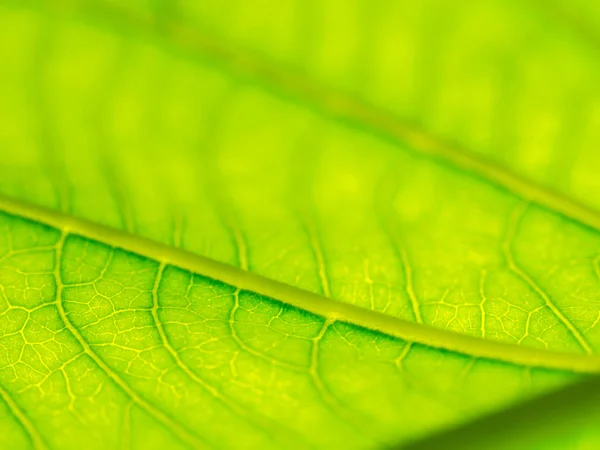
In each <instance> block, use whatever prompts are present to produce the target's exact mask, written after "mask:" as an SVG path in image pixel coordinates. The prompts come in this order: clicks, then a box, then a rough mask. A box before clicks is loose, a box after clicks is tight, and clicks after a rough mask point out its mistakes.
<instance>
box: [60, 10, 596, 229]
mask: <svg viewBox="0 0 600 450" xmlns="http://www.w3.org/2000/svg"><path fill="white" fill-rule="evenodd" d="M50 3H51V4H52V6H54V7H59V5H57V4H56V3H55V2H50ZM87 7H88V8H90V9H89V10H87V9H85V8H86V7H83V9H76V10H70V11H71V12H74V13H76V14H77V13H81V14H84V15H86V13H88V14H89V13H90V12H93V20H97V18H98V17H102V18H104V19H106V20H108V21H109V23H110V24H111V25H113V26H117V27H122V28H124V29H131V28H135V29H138V30H139V31H141V32H142V33H146V34H150V35H153V36H154V37H156V38H158V39H160V40H163V41H164V42H166V44H167V45H169V46H173V47H175V48H176V49H177V50H178V51H183V52H185V53H188V54H189V55H192V56H195V57H201V58H206V59H207V60H208V62H209V63H212V64H214V65H215V66H217V67H218V68H219V69H220V70H224V71H227V72H229V73H233V74H236V75H237V76H241V77H243V78H249V79H251V80H254V82H255V83H257V84H258V85H260V86H261V88H262V89H264V90H265V91H268V92H272V93H274V94H275V95H278V96H281V97H285V98H286V99H288V100H293V101H295V102H297V103H300V104H302V105H304V106H306V107H308V108H310V109H313V110H316V111H318V112H319V113H321V114H323V115H325V116H329V117H333V118H335V119H337V120H340V121H343V122H347V123H349V124H352V125H353V126H356V127H357V128H361V129H364V130H366V131H368V132H369V133H370V134H373V135H375V136H379V137H381V138H385V139H387V140H391V141H392V142H395V143H396V144H398V143H404V144H407V145H406V146H405V147H404V148H405V149H406V150H407V151H408V152H410V153H412V154H413V155H415V156H418V157H424V158H427V159H430V160H432V161H433V162H435V163H437V164H440V165H443V166H449V167H451V168H453V169H454V170H457V171H459V172H461V173H463V174H467V175H469V176H471V177H473V178H476V179H480V180H482V181H483V182H485V183H488V184H491V185H494V186H496V187H498V188H500V189H502V190H504V191H507V192H510V193H512V194H513V195H515V196H516V197H518V198H520V199H522V200H524V201H527V202H529V203H534V204H537V205H539V206H541V207H543V208H545V209H547V210H549V211H552V212H554V213H557V214H560V215H562V216H564V217H566V218H569V219H571V220H574V221H576V222H578V223H580V224H582V225H584V226H586V227H590V228H592V229H594V230H597V231H600V211H599V210H597V209H596V208H594V207H591V206H589V205H586V204H585V203H583V202H581V201H579V200H576V199H574V198H571V197H569V196H568V195H565V194H563V193H560V192H558V191H555V190H553V189H551V188H549V187H548V186H547V185H544V184H541V183H537V182H534V181H532V180H530V179H528V178H526V177H524V176H522V175H519V174H517V173H515V172H512V171H511V170H509V169H507V168H505V167H503V166H501V165H499V164H496V163H494V162H492V161H491V160H489V159H487V158H485V157H482V156H479V155H477V154H475V153H474V152H471V151H469V150H467V149H464V148H462V147H461V146H460V145H458V144H457V143H452V142H449V141H447V140H445V139H444V138H442V137H440V136H437V135H435V134H434V133H432V132H431V131H428V130H426V129H422V128H419V127H418V126H416V125H414V124H411V123H409V122H407V121H404V120H402V119H400V118H399V117H396V116H395V115H394V114H392V113H390V112H389V111H386V110H384V109H382V108H380V107H377V106H373V105H370V104H368V103H366V102H364V101H361V100H360V99H357V98H355V97H354V96H352V95H351V94H349V93H347V92H343V91H339V90H335V89H334V88H332V87H331V86H326V85H324V84H321V83H319V82H317V81H315V80H312V79H310V78H308V77H306V76H302V75H301V74H299V73H297V72H296V71H294V70H292V69H290V68H288V67H286V66H284V65H283V64H279V63H276V62H274V61H272V60H269V59H267V58H265V57H263V56H260V55H258V54H256V53H255V52H251V51H250V50H248V49H243V48H237V47H236V46H235V45H231V44H229V43H227V42H225V40H224V39H222V38H215V37H214V36H211V34H210V33H206V32H202V31H199V30H198V29H197V28H191V27H189V26H185V25H183V24H181V23H179V22H177V21H176V20H172V19H170V18H164V17H160V21H157V19H156V18H152V17H144V16H141V15H140V16H137V17H136V16H134V15H133V14H131V13H128V12H126V11H123V10H118V9H117V8H116V7H113V8H108V7H105V6H98V5H94V6H89V5H88V6H87ZM63 8H64V6H63ZM86 17H87V15H86ZM90 20H92V19H90ZM155 21H156V23H154V22H155Z"/></svg>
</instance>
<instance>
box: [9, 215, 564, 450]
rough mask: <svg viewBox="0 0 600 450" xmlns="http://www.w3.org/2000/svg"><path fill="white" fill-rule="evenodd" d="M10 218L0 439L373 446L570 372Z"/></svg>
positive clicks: (65, 444)
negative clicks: (477, 354)
mask: <svg viewBox="0 0 600 450" xmlns="http://www.w3.org/2000/svg"><path fill="white" fill-rule="evenodd" d="M0 227H1V228H2V229H3V230H4V232H3V234H2V242H1V255H2V261H1V268H0V285H1V286H2V290H1V292H2V296H1V299H2V305H1V308H2V314H1V315H0V318H1V319H2V321H1V322H0V325H1V327H2V337H1V338H0V349H2V352H1V354H0V366H1V369H0V386H1V389H0V394H1V395H2V397H3V399H4V401H5V404H6V405H5V406H4V408H5V409H8V410H7V412H6V415H5V418H4V420H0V424H1V425H2V427H3V428H5V429H6V431H5V432H3V433H2V435H1V437H0V442H1V443H2V447H3V448H29V445H28V444H29V443H31V442H36V443H38V444H39V445H38V447H39V448H44V446H47V447H48V448H59V449H70V448H73V449H77V448H81V446H82V445H85V448H90V449H91V448H98V449H106V448H119V446H121V447H122V448H130V447H132V448H157V449H158V448H165V446H166V448H186V446H192V447H197V448H257V449H264V448H315V447H317V448H332V447H333V448H342V447H343V448H374V447H378V446H381V445H384V444H387V445H389V444H392V443H396V442H398V441H401V440H403V439H406V438H412V437H415V436H418V435H420V434H423V433H425V432H427V431H428V430H430V429H434V428H436V427H439V426H446V425H448V424H454V423H460V422H463V421H465V420H467V419H468V418H470V417H474V416H476V415H477V414H478V413H481V412H485V411H487V410H489V409H495V408H498V407H501V406H502V405H505V404H508V403H510V402H512V401H515V400H517V399H520V398H523V397H527V396H529V395H531V394H534V393H539V392H543V391H544V390H545V389H547V388H548V387H550V386H554V385H557V384H562V383H564V382H566V381H569V380H572V379H573V378H574V377H573V375H570V374H568V373H561V372H553V371H546V370H540V369H535V368H531V367H522V366H515V365H510V364H505V363H501V362H495V361H487V360H481V359H477V358H473V357H470V356H469V355H458V354H453V353H449V352H441V351H438V350H434V349H430V348H427V347H424V346H422V345H418V344H412V343H407V342H403V341H400V340H397V339H392V338H389V337H387V336H385V335H381V334H378V333H375V332H371V331H367V330H365V329H361V328H359V327H356V326H354V325H352V324H345V323H339V322H334V323H328V322H326V321H325V320H324V319H323V318H321V317H318V316H315V315H312V314H310V313H306V312H303V311H300V310H298V309H296V308H292V307H289V306H287V305H286V304H282V303H280V302H277V301H276V300H270V299H267V298H265V297H262V296H259V295H256V294H254V293H252V292H247V291H240V290H239V289H236V288H235V287H233V286H230V285H226V284H223V283H221V282H218V281H213V280H211V279H208V278H205V277H203V276H202V275H196V274H192V273H189V272H187V271H184V270H181V269H178V268H176V267H174V266H171V265H163V264H159V263H158V262H156V261H153V260H149V259H147V258H143V257H140V256H137V255H134V254H131V253H128V252H126V251H123V250H120V249H115V248H112V247H108V246H106V245H104V244H101V243H98V242H95V241H91V240H89V239H86V238H84V237H80V236H78V235H70V234H69V235H65V234H61V233H60V232H59V231H58V230H56V229H53V228H49V227H46V226H43V225H39V224H34V223H32V222H29V221H24V220H22V219H18V218H14V217H13V216H8V215H4V214H3V215H2V216H0ZM490 383H491V384H492V385H493V386H494V389H493V390H490ZM9 408H10V409H9ZM11 409H12V411H11ZM11 413H12V414H11ZM28 441H29V442H28ZM83 443H85V444H83ZM128 446H130V447H128Z"/></svg>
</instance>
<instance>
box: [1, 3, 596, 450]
mask: <svg viewBox="0 0 600 450" xmlns="http://www.w3.org/2000/svg"><path fill="white" fill-rule="evenodd" d="M6 3H7V4H4V5H3V6H1V7H0V39H1V40H2V42H4V43H5V44H4V45H2V46H0V98H1V101H0V119H1V120H0V156H1V158H2V164H0V192H1V193H2V194H6V195H9V196H11V197H13V198H17V199H20V200H23V201H25V202H31V203H34V204H38V205H42V206H46V207H49V208H52V209H55V210H59V211H62V212H64V213H66V214H70V215H73V216H77V217H81V218H84V219H88V220H90V221H92V222H95V223H99V224H103V225H108V226H111V227H114V228H117V229H121V230H125V231H128V232H130V233H133V234H136V235H139V236H143V237H147V238H149V239H152V240H155V241H159V242H162V243H165V244H169V245H172V246H174V247H181V248H183V249H185V250H187V251H189V252H192V253H195V254H199V255H202V256H206V257H209V258H213V259H215V260H218V261H221V262H224V263H227V264H231V265H235V266H238V267H240V268H242V269H245V270H250V271H252V272H254V273H257V274H260V275H263V276H265V277H267V278H269V279H273V280H278V281H281V282H284V283H287V284H290V285H293V286H298V287H300V288H303V289H306V290H309V291H312V292H315V293H318V294H322V295H324V296H326V297H331V298H333V299H335V300H338V301H341V302H346V303H350V304H353V305H357V306H360V307H362V308H367V309H372V310H375V311H379V312H383V313H385V314H388V315H390V316H393V317H398V318H402V319H406V320H410V321H416V322H418V323H424V324H428V325H432V326H435V327H438V328H442V329H445V330H451V331H457V332H460V333H466V334H468V335H471V336H477V337H483V338H486V339H494V340H500V341H503V342H506V343H512V344H515V345H523V346H530V347H536V348H540V349H548V350H550V351H563V352H573V353H580V354H586V353H594V352H597V351H598V349H599V347H600V266H599V261H600V260H599V257H600V255H599V252H598V249H599V248H600V234H599V233H598V231H597V230H595V229H592V228H590V227H585V226H583V225H582V224H580V223H578V222H577V221H576V220H571V219H569V218H567V217H566V216H565V215H564V214H561V212H564V211H553V210H550V209H548V208H544V207H541V206H538V205H536V204H531V203H528V202H527V201H526V200H525V199H524V198H522V196H520V195H519V194H518V193H514V192H509V191H508V190H506V189H504V188H503V187H502V186H498V185H497V183H495V182H492V180H490V179H489V177H487V176H486V173H485V172H481V173H473V172H472V171H471V172H469V171H466V170H464V168H461V167H454V166H452V165H450V164H447V163H446V162H444V161H443V160H441V159H439V158H435V157H433V158H431V157H424V155H423V154H424V153H427V152H426V151H425V150H423V148H420V147H419V141H418V139H417V140H415V139H412V140H411V139H406V142H405V141H404V140H402V139H398V138H397V136H396V135H395V134H394V133H391V134H392V136H390V133H389V132H384V131H385V130H387V131H389V128H390V126H384V125H383V124H381V126H379V125H378V124H380V123H381V122H382V121H381V120H379V119H374V120H362V119H361V118H364V117H369V114H370V111H372V110H373V108H374V109H375V111H379V112H381V113H382V114H383V116H386V114H390V117H392V119H391V120H392V122H391V123H392V125H391V128H394V127H396V128H401V127H406V126H408V125H407V124H409V128H410V129H414V130H419V133H422V134H423V135H425V136H428V137H429V138H431V139H433V140H434V141H436V142H443V143H444V145H445V147H444V148H446V149H447V151H448V152H450V153H453V152H461V151H463V150H464V151H466V152H467V154H471V153H472V154H476V155H483V156H485V157H486V158H488V160H489V161H490V163H489V167H492V164H498V165H499V166H500V167H506V168H508V169H510V170H512V171H513V172H514V173H516V174H519V175H520V176H523V177H524V178H525V179H527V180H530V182H532V183H539V184H540V185H541V190H542V191H543V192H544V193H545V194H544V195H547V196H548V198H551V197H552V196H554V195H555V194H554V192H559V193H562V194H564V195H565V196H566V197H567V198H568V199H573V200H576V201H579V202H581V203H583V204H585V205H587V206H589V207H590V208H592V209H593V208H600V203H599V202H600V201H599V200H598V198H600V197H599V196H598V195H596V194H595V193H596V192H597V188H598V187H600V185H599V184H598V183H599V182H598V179H599V178H598V176H597V173H598V171H599V170H600V159H599V158H600V156H598V155H600V153H598V152H597V148H598V144H600V134H599V132H600V131H599V130H600V106H599V105H600V90H599V89H600V88H599V86H600V85H599V84H598V82H597V80H598V79H600V78H599V77H600V65H599V64H598V62H597V54H598V49H599V46H598V42H600V40H599V39H598V36H599V35H598V34H597V33H596V32H595V30H596V28H597V27H596V26H595V23H597V22H598V17H599V12H598V7H597V6H595V2H587V3H586V2H584V1H579V2H574V3H572V4H569V5H568V7H567V6H565V5H562V4H561V2H558V1H556V2H548V4H546V3H544V2H536V1H533V0H530V1H529V0H528V1H526V2H517V1H512V2H502V1H483V2H464V3H459V4H456V3H457V2H451V3H450V2H440V1H430V2H416V3H415V2H413V3H415V4H413V3H410V2H409V3H407V2H388V1H383V0H382V1H372V0H371V1H368V2H367V1H361V0H355V1H352V2H349V1H337V2H336V1H324V2H320V1H319V2H317V1H312V2H307V1H304V0H295V1H294V0H288V1H286V2H267V1H263V2H248V1H245V0H244V1H230V2H221V1H208V2H191V1H190V2H185V3H183V2H164V4H160V2H149V3H148V4H146V2H142V1H137V2H116V1H86V2H70V1H64V2H63V1H56V2H23V3H21V2H6ZM565 8H566V9H565ZM266 11H267V12H268V13H266ZM340 99H341V100H342V101H339V102H338V100H340ZM363 102H364V104H369V105H370V106H369V107H365V108H364V109H363V108H362V107H361V105H363ZM340 104H341V106H336V105H340ZM357 105H358V106H357ZM383 116H382V117H383ZM377 117H379V116H377ZM386 117H387V116H386ZM411 127H412V128H411ZM398 134H399V135H402V134H403V133H402V132H399V133H398ZM404 134H406V133H404ZM469 152H471V153H469ZM596 214H597V213H596ZM2 226H3V227H5V228H6V232H5V233H3V234H2V239H3V241H2V245H3V246H4V247H3V254H4V255H5V256H4V257H3V259H2V260H1V262H0V286H2V290H1V294H2V297H1V298H2V301H3V303H4V307H3V309H4V312H3V314H2V316H1V317H2V321H1V322H0V332H1V334H2V335H3V337H2V338H1V339H2V340H1V341H0V342H1V345H0V347H1V349H2V352H0V357H1V358H2V359H1V360H0V367H1V368H2V369H1V372H0V373H1V376H0V387H1V389H0V394H1V396H2V397H3V398H4V404H3V405H4V406H3V408H4V409H0V411H2V413H1V414H3V415H2V416H0V417H5V419H4V420H0V427H2V429H0V431H2V433H1V436H2V439H4V440H5V441H6V442H5V443H4V442H3V444H4V445H3V446H4V447H6V448H19V446H21V445H22V446H25V445H26V442H33V443H39V444H40V445H47V446H48V447H50V448H71V447H72V448H80V446H81V442H82V441H83V442H85V443H86V448H92V447H93V445H97V447H98V448H114V447H115V446H117V445H122V446H124V447H127V446H128V445H129V443H131V444H132V445H133V446H134V447H135V448H150V447H151V446H153V445H154V446H156V447H157V448H164V446H165V445H170V446H173V448H175V447H174V446H175V444H174V443H175V442H178V443H179V444H178V445H183V444H184V443H185V442H187V443H190V442H191V443H192V445H196V444H198V445H201V444H206V445H207V446H208V447H212V446H214V447H230V448H243V447H249V448H268V447H277V446H279V447H284V448H289V447H291V446H298V447H301V448H304V447H307V448H309V447H311V446H316V447H330V448H331V447H334V448H350V447H355V448H370V447H376V446H377V445H380V444H383V443H386V444H387V443H392V442H403V441H404V440H406V439H409V438H414V437H416V436H419V435H422V434H425V433H428V432H429V431H431V430H435V429H438V428H439V427H442V426H451V425H455V424H457V423H460V422H463V421H465V420H466V419H467V418H470V417H475V416H477V415H479V414H482V413H484V412H485V411H488V410H490V409H497V408H500V407H502V406H503V405H506V404H508V403H511V402H512V401H514V400H517V399H522V398H524V397H526V396H527V395H529V394H531V393H532V392H533V393H537V392H541V391H543V390H544V389H545V388H547V386H549V385H553V384H556V383H558V384H560V383H564V382H566V381H567V380H569V379H571V377H572V375H569V374H566V373H559V372H556V373H554V372H547V371H540V370H538V369H535V368H534V369H532V368H527V367H517V366H514V365H509V364H505V363H500V362H498V361H486V360H480V359H473V358H470V357H469V356H468V355H458V354H453V353H449V352H441V351H438V350H434V349H432V348H427V347H424V346H420V345H417V344H412V343H411V344H410V346H408V344H407V343H405V342H401V341H398V340H395V339H392V338H390V337H386V336H382V335H380V334H377V333H374V332H372V331H368V330H364V329H362V328H359V327H357V326H356V325H352V324H342V323H333V324H329V323H326V322H324V319H323V318H321V317H318V316H315V315H310V314H308V313H306V312H301V311H300V310H297V309H294V308H292V307H290V306H286V305H284V304H281V303H278V300H281V299H273V300H269V299H266V298H264V297H261V296H258V295H257V294H256V293H252V292H244V291H241V292H238V291H237V289H236V286H229V285H225V284H223V283H219V282H216V281H211V280H209V279H208V278H206V277H204V276H203V274H201V273H198V274H194V275H192V274H190V273H187V272H185V271H182V270H181V269H177V268H175V267H174V266H170V265H168V266H166V267H165V266H163V265H161V263H160V261H153V260H150V259H148V258H142V257H139V256H134V255H133V254H132V253H128V252H127V251H126V250H127V248H125V250H116V249H114V248H110V247H108V246H106V245H105V244H104V243H99V242H94V241H92V240H90V239H88V237H86V236H82V237H76V236H73V235H69V236H67V237H66V240H64V241H63V240H62V239H61V238H60V233H59V232H58V231H57V230H51V229H49V228H40V227H41V225H39V224H34V223H30V222H24V221H20V220H19V219H17V218H14V217H10V216H3V217H2ZM64 237H65V236H63V238H64ZM57 250H60V252H58V253H57ZM175 265H176V264H175ZM492 387H493V388H492ZM459 411H460V412H459ZM4 428H6V431H4ZM585 429H586V428H585V427H583V428H582V430H585ZM576 433H578V436H576V437H575V438H574V439H575V440H577V439H579V435H581V436H584V435H585V436H586V439H588V441H589V439H590V438H589V436H592V434H591V432H587V431H582V432H580V433H579V432H576ZM28 435H29V441H27V436H28ZM19 440H21V441H19ZM593 440H594V441H596V440H597V438H596V437H595V436H593ZM594 441H592V442H594ZM19 442H21V443H22V444H20V443H19ZM543 445H544V446H546V444H543ZM548 445H550V444H548Z"/></svg>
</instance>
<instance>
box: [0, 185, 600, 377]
mask: <svg viewBox="0 0 600 450" xmlns="http://www.w3.org/2000/svg"><path fill="white" fill-rule="evenodd" d="M0 210H2V211H4V212H6V213H8V214H12V215H15V216H19V217H22V218H25V219H29V220H32V221H36V222H39V223H43V224H46V225H48V226H51V227H54V228H57V229H59V230H62V231H63V232H65V230H68V232H69V233H71V234H78V235H80V236H82V237H84V238H87V239H91V240H95V241H98V242H102V243H105V244H107V245H110V246H113V247H116V248H120V249H123V250H125V251H129V252H133V253H136V254H139V255H141V256H145V257H147V258H150V259H153V260H156V261H159V262H161V263H163V264H170V265H173V266H176V267H179V268H182V269H185V270H189V271H190V272H192V273H196V274H199V275H203V276H206V277H208V278H211V279H214V280H218V281H221V282H224V283H227V284H229V285H231V286H234V287H237V288H239V289H241V290H246V291H250V292H254V293H257V294H260V295H263V296H265V297H269V298H272V299H275V300H278V301H280V302H282V303H286V304H288V305H291V306H294V307H297V308H300V309H303V310H305V311H309V312H311V313H313V314H316V315H318V316H321V317H324V318H326V319H327V320H329V321H331V322H335V321H339V322H346V323H349V324H353V325H356V326H359V327H362V328H365V329H369V330H373V331H377V332H380V333H384V334H387V335H389V336H393V337H396V338H399V339H403V340H405V341H407V342H412V343H418V344H422V345H427V346H430V347H433V348H438V349H444V350H449V351H453V352H458V353H462V354H466V355H471V356H474V357H478V358H487V359H493V360H499V361H505V362H509V363H513V364H519V365H524V366H532V367H544V368H550V369H559V370H569V371H574V372H581V373H600V357H598V356H595V355H582V354H569V353H559V352H552V351H546V350H541V349H535V348H527V347H521V346H517V345H513V344H507V343H503V342H498V341H492V340H487V339H481V338H477V337H473V336H467V335H463V334H460V333H455V332H451V331H446V330H442V329H438V328H434V327H431V326H428V325H423V324H417V323H414V322H409V321H407V320H403V319H399V318H397V317H392V316H388V315H386V314H383V313H380V312H377V311H373V310H369V309H365V308H361V307H359V306H356V305H351V304H348V303H342V302H340V301H336V300H334V299H331V298H327V297H324V296H322V295H319V294H316V293H313V292H309V291H305V290H303V289H300V288H297V287H294V286H291V285H288V284H285V283H281V282H279V281H275V280H271V279H269V278H265V277H262V276H260V275H257V274H255V273H252V272H248V271H244V270H241V269H240V268H238V267H234V266H230V265H228V264H224V263H221V262H219V261H215V260H213V259H210V258H207V257H204V256H200V255H196V254H193V253H190V252H187V251H185V250H182V249H178V248H174V247H171V246H168V245H165V244H161V243H158V242H154V241H151V240H149V239H146V238H142V237H139V236H133V235H131V234H128V233H127V232H124V231H121V230H117V229H113V228H109V227H105V226H102V225H99V224H96V223H93V222H90V221H87V220H84V219H80V218H77V217H74V216H71V215H68V214H65V213H61V212H59V211H53V210H50V209H47V208H43V207H40V206H36V205H33V204H29V203H25V202H22V201H20V200H15V199H11V198H9V197H5V196H0Z"/></svg>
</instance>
